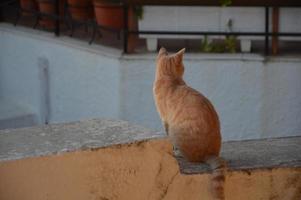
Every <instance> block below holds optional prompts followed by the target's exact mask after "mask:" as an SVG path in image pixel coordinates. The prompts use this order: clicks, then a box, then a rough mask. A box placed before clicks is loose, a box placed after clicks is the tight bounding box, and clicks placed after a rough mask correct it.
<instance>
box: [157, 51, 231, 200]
mask: <svg viewBox="0 0 301 200" xmlns="http://www.w3.org/2000/svg"><path fill="white" fill-rule="evenodd" d="M184 51H185V49H182V50H181V51H179V52H178V53H176V54H174V55H168V53H167V51H166V49H164V48H161V49H160V51H159V55H158V58H157V68H156V77H155V82H154V87H153V93H154V99H155V103H156V107H157V110H158V112H159V115H160V117H161V120H162V122H163V125H164V128H165V130H166V133H167V134H168V136H169V138H170V139H171V141H172V143H173V145H174V146H175V147H176V148H177V149H179V150H180V152H181V153H182V154H183V156H184V158H186V159H187V160H189V161H191V162H206V163H208V164H209V165H210V166H211V168H212V170H213V173H212V176H211V177H212V178H211V186H212V187H211V189H212V194H213V196H214V199H220V200H222V199H224V181H225V168H226V166H225V162H224V161H223V160H222V159H221V158H220V157H219V153H220V149H221V134H220V124H219V119H218V115H217V113H216V111H215V109H214V107H213V105H212V104H211V103H210V101H209V100H208V99H207V98H206V97H205V96H203V95H202V94H201V93H199V92H198V91H196V90H194V89H193V88H191V87H189V86H187V85H186V83H185V82H184V80H183V74H184V65H183V55H184Z"/></svg>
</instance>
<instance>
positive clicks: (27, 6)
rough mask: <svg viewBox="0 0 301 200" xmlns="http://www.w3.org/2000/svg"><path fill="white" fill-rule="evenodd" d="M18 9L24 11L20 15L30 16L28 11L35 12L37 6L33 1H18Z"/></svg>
mask: <svg viewBox="0 0 301 200" xmlns="http://www.w3.org/2000/svg"><path fill="white" fill-rule="evenodd" d="M20 7H21V8H22V9H23V10H25V11H23V12H22V15H25V16H30V15H32V13H30V11H37V10H38V5H37V3H36V2H35V1H34V0H20Z"/></svg>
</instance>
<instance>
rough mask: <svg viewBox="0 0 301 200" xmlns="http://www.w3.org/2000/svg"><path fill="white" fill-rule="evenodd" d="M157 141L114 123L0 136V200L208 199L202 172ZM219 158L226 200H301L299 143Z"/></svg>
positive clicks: (246, 144)
mask: <svg viewBox="0 0 301 200" xmlns="http://www.w3.org/2000/svg"><path fill="white" fill-rule="evenodd" d="M164 137H165V135H164V134H162V133H156V132H153V131H151V130H149V129H145V128H143V127H140V126H135V125H130V124H129V123H128V122H124V121H114V120H88V121H82V122H75V123H67V124H55V125H50V126H41V127H33V128H22V129H11V130H3V131H0V199H8V200H19V199H22V200H35V199H36V200H44V199H45V200H46V199H47V200H82V199H91V200H92V199H95V200H96V199H97V200H109V199H110V200H113V199H115V200H141V199H150V200H162V199H164V200H175V199H185V200H186V199H202V200H210V199H212V198H211V194H210V192H209V190H208V185H209V184H208V182H209V175H208V174H201V173H204V172H207V169H206V167H205V168H204V165H193V164H191V163H185V161H183V160H181V158H179V160H178V161H179V164H180V168H179V165H178V163H177V160H176V159H175V157H174V156H173V154H172V145H171V144H170V142H169V141H168V140H167V139H166V138H164ZM64 152H65V153H64ZM66 152H68V153H66ZM57 154H59V155H57ZM223 156H224V157H225V158H226V159H229V166H230V170H229V171H228V172H227V173H226V183H225V196H226V199H231V200H242V199H243V200H254V199H273V200H299V199H300V194H301V167H300V160H301V158H300V138H298V137H296V138H279V139H270V140H262V141H243V142H228V143H224V151H223ZM21 158H22V159H21ZM270 167H273V169H271V170H266V169H267V168H270ZM253 169H256V170H253ZM245 170H247V171H245ZM181 172H182V173H181ZM246 172H247V173H246ZM238 191H239V192H238Z"/></svg>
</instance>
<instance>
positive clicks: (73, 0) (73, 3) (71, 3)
mask: <svg viewBox="0 0 301 200" xmlns="http://www.w3.org/2000/svg"><path fill="white" fill-rule="evenodd" d="M67 4H68V6H74V7H76V6H78V7H93V4H92V1H85V2H82V1H76V0H67Z"/></svg>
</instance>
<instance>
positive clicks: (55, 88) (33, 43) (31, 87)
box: [0, 26, 120, 122]
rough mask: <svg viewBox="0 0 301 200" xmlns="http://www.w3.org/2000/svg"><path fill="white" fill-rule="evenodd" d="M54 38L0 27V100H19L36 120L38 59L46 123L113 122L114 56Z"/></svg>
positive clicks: (115, 111)
mask: <svg viewBox="0 0 301 200" xmlns="http://www.w3.org/2000/svg"><path fill="white" fill-rule="evenodd" d="M57 39H58V38H55V37H54V36H53V34H51V33H44V32H40V31H33V30H28V29H23V28H21V27H18V28H17V29H14V28H13V27H11V26H2V27H1V29H0V44H1V48H0V97H1V96H2V97H5V98H10V99H15V100H18V101H20V102H21V103H22V104H24V105H27V106H29V107H30V108H31V109H32V110H33V112H34V113H36V114H37V115H38V116H39V118H40V119H42V118H43V116H41V114H42V113H43V111H42V109H41V104H42V102H41V100H42V99H43V97H42V96H41V95H42V94H41V92H40V91H41V89H40V85H41V84H40V80H39V79H40V77H39V66H38V59H39V58H43V59H44V60H47V61H48V63H49V69H48V70H49V79H50V80H49V82H50V86H49V87H50V100H49V101H50V109H51V110H50V122H62V121H74V120H79V119H84V118H94V117H109V118H117V117H118V113H119V108H118V104H119V91H118V90H116V88H118V85H119V61H118V57H112V56H111V57H108V56H106V53H101V52H103V50H102V49H99V48H97V47H96V50H95V49H94V51H92V50H91V49H92V48H90V50H89V45H88V44H86V43H83V42H79V43H76V42H75V41H74V40H72V41H73V43H72V42H71V43H70V42H69V40H68V39H69V38H59V40H57ZM71 44H73V46H72V45H71ZM74 47H75V48H74ZM87 48H88V49H87ZM107 51H109V52H110V49H107ZM111 51H113V50H111ZM98 52H100V53H98ZM113 52H115V51H113ZM118 53H119V55H120V52H119V51H117V52H116V56H118ZM110 55H111V54H110Z"/></svg>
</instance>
